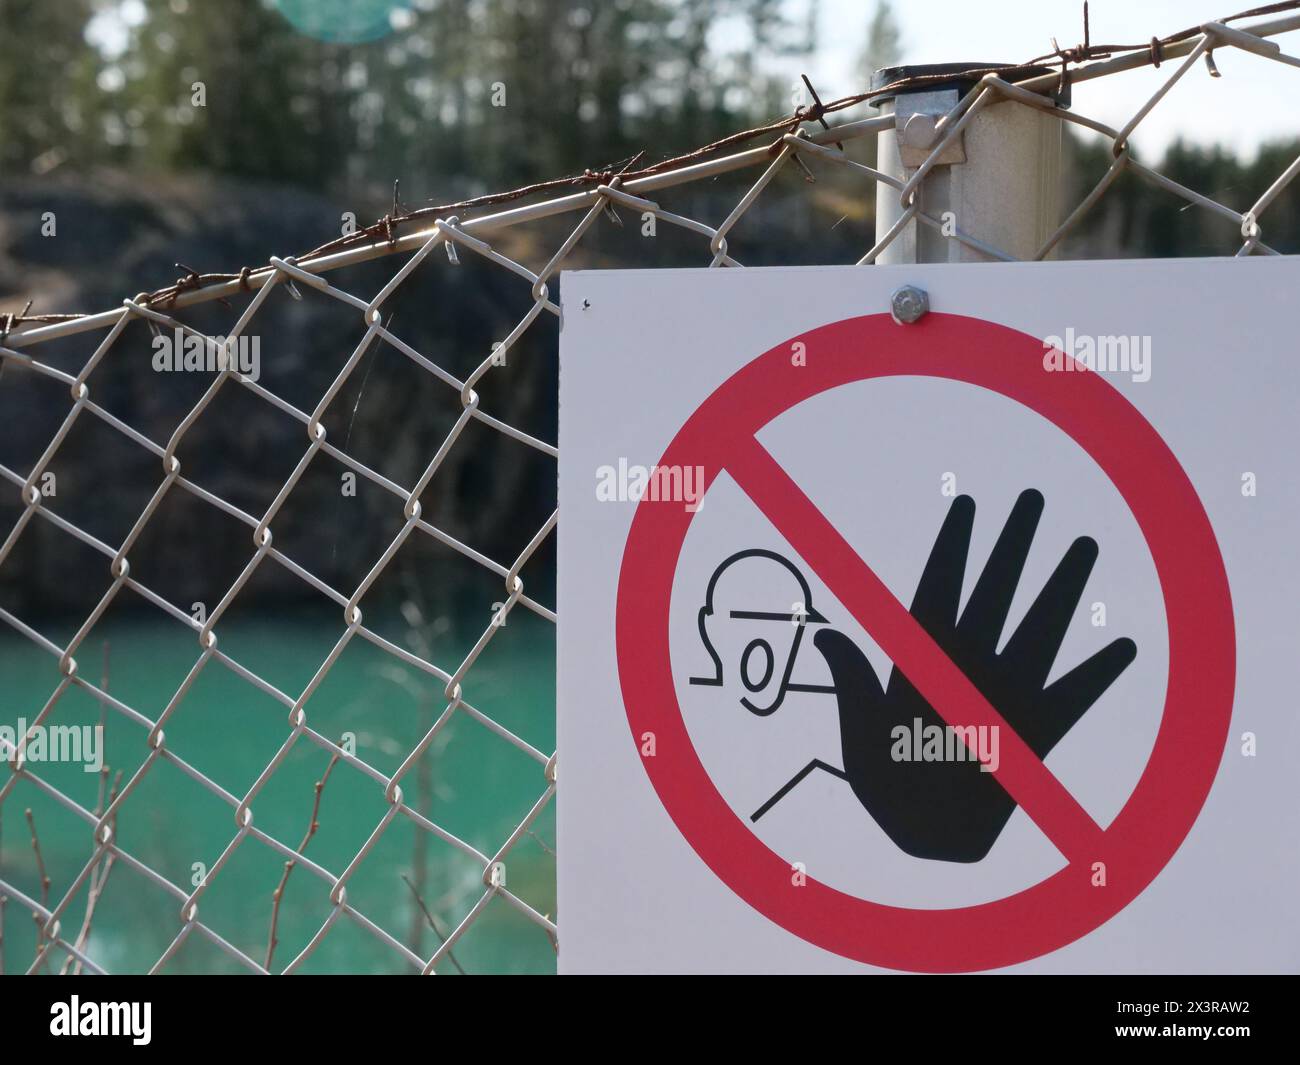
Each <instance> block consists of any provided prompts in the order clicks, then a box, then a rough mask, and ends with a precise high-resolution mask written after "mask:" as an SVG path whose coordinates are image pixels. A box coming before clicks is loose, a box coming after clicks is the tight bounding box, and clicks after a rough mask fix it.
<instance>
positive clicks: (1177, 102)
mask: <svg viewBox="0 0 1300 1065" xmlns="http://www.w3.org/2000/svg"><path fill="white" fill-rule="evenodd" d="M1261 2H1262V0H1140V2H1139V0H1091V3H1090V5H1089V12H1090V23H1091V27H1092V33H1091V37H1092V40H1093V41H1094V42H1097V43H1112V44H1136V43H1138V42H1139V41H1146V40H1150V39H1151V37H1152V36H1159V37H1164V36H1167V35H1169V34H1171V33H1174V32H1176V31H1178V30H1183V29H1186V28H1187V27H1189V26H1192V25H1195V24H1198V23H1203V22H1206V21H1209V20H1211V19H1216V18H1222V17H1223V16H1225V15H1230V14H1233V13H1235V12H1237V11H1242V10H1246V9H1248V8H1251V7H1255V6H1259V3H1261ZM893 9H894V15H895V19H896V20H897V22H898V23H899V25H900V27H901V30H902V38H903V40H902V51H903V62H905V63H943V62H966V61H972V62H985V61H989V62H1022V61H1024V60H1026V59H1030V58H1033V57H1035V56H1039V55H1042V54H1043V53H1045V52H1050V51H1051V50H1052V44H1051V38H1052V37H1053V36H1055V37H1056V39H1057V41H1058V42H1059V43H1060V45H1061V47H1062V48H1068V47H1072V46H1073V45H1075V44H1078V43H1079V42H1080V41H1081V40H1082V39H1083V4H1082V0H985V2H980V0H894V3H893ZM874 10H875V0H821V3H820V18H819V21H820V33H819V34H818V38H819V41H820V45H819V49H818V54H817V55H816V56H814V57H813V58H812V59H811V60H808V59H800V60H791V61H790V64H791V72H792V73H795V74H797V73H798V71H800V70H803V69H804V68H806V67H809V66H811V67H812V69H811V70H809V71H808V72H809V74H810V75H812V74H813V73H814V71H815V78H814V84H815V85H816V86H817V90H818V92H819V94H820V95H821V97H822V99H830V98H831V97H834V96H844V95H848V94H849V93H852V92H854V91H860V90H859V89H858V86H859V84H860V78H859V76H858V73H857V62H858V57H859V54H860V51H861V48H862V44H863V41H864V39H865V36H866V27H867V24H868V22H869V21H870V18H871V14H872V12H873V11H874ZM1273 17H1277V16H1273ZM1249 21H1257V20H1248V22H1247V23H1246V24H1249ZM1273 39H1274V40H1276V41H1278V42H1279V43H1280V44H1281V45H1282V48H1283V51H1284V52H1288V53H1290V54H1291V55H1293V56H1300V31H1294V30H1293V31H1291V32H1289V33H1286V34H1283V35H1281V36H1279V37H1275V38H1273ZM1181 62H1182V60H1170V61H1166V62H1165V63H1164V64H1162V66H1161V67H1160V69H1159V70H1154V69H1150V68H1147V69H1143V70H1136V71H1130V72H1127V73H1123V74H1117V75H1111V76H1108V77H1104V78H1098V79H1096V80H1094V81H1091V82H1085V83H1083V84H1080V85H1077V86H1075V89H1074V103H1073V110H1075V111H1077V112H1079V113H1080V114H1086V115H1087V116H1088V117H1090V118H1095V119H1099V120H1100V121H1102V122H1105V123H1107V124H1108V125H1111V126H1112V127H1115V128H1118V127H1120V126H1122V125H1123V124H1124V123H1125V122H1127V121H1128V119H1129V118H1130V117H1131V116H1132V115H1133V113H1134V112H1135V111H1137V110H1138V108H1140V107H1141V106H1142V104H1143V103H1144V102H1145V101H1146V100H1147V99H1148V98H1149V96H1150V95H1151V94H1152V93H1153V92H1155V91H1156V90H1157V89H1158V88H1159V87H1160V85H1161V84H1162V82H1163V81H1165V80H1167V77H1168V75H1169V74H1170V73H1172V71H1173V70H1175V69H1176V68H1177V64H1178V63H1181ZM1215 62H1216V64H1217V65H1218V68H1219V71H1220V72H1221V73H1222V75H1223V77H1221V78H1212V77H1211V76H1210V75H1209V72H1208V71H1207V70H1206V68H1205V65H1204V63H1203V62H1198V63H1197V65H1196V66H1194V67H1193V68H1192V69H1191V70H1189V71H1188V72H1187V73H1186V74H1185V75H1184V76H1183V78H1182V80H1181V81H1180V82H1179V83H1178V84H1177V85H1175V86H1174V87H1173V89H1171V90H1170V92H1169V94H1168V95H1167V96H1166V97H1165V98H1164V99H1163V100H1162V101H1161V102H1160V103H1159V104H1158V105H1157V106H1156V108H1155V110H1154V111H1153V112H1152V113H1151V114H1150V115H1149V116H1148V117H1147V118H1146V120H1145V121H1144V122H1143V123H1142V125H1141V126H1139V127H1138V131H1137V133H1135V135H1134V137H1133V143H1134V146H1135V148H1136V149H1137V150H1138V152H1139V153H1141V154H1143V155H1144V156H1146V157H1147V158H1151V157H1153V156H1158V155H1159V154H1160V153H1161V152H1162V151H1163V150H1164V148H1165V147H1166V146H1167V145H1168V144H1169V143H1170V142H1171V141H1172V140H1174V139H1175V138H1176V137H1179V136H1181V137H1183V138H1184V139H1185V140H1191V141H1194V142H1198V143H1202V144H1213V143H1221V144H1226V145H1228V146H1230V147H1232V148H1233V149H1234V150H1236V151H1237V152H1238V153H1239V154H1243V155H1244V156H1246V157H1247V158H1249V157H1250V156H1252V155H1253V154H1254V152H1255V150H1256V148H1257V147H1258V146H1259V144H1261V143H1262V142H1265V141H1268V140H1279V139H1293V138H1294V137H1295V136H1296V135H1297V132H1300V130H1298V129H1297V126H1298V123H1297V115H1298V114H1300V107H1298V106H1297V105H1298V104H1300V69H1297V68H1296V67H1293V66H1286V65H1283V64H1282V63H1277V62H1273V61H1271V60H1268V59H1264V58H1262V57H1259V56H1255V55H1250V54H1247V53H1244V52H1242V51H1240V50H1239V49H1235V48H1224V49H1220V50H1219V51H1218V52H1217V53H1216V55H1215Z"/></svg>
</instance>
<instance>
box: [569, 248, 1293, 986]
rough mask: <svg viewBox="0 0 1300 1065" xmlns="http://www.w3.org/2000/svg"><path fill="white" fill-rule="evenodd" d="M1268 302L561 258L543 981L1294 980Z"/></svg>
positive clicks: (1285, 529)
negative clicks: (555, 617)
mask: <svg viewBox="0 0 1300 1065" xmlns="http://www.w3.org/2000/svg"><path fill="white" fill-rule="evenodd" d="M903 284H913V285H917V286H919V287H921V288H924V289H925V290H926V291H927V292H928V294H929V299H930V306H931V308H932V310H931V313H930V314H929V315H927V316H926V317H924V318H922V319H921V320H920V321H919V322H917V323H916V324H914V325H899V324H896V323H894V322H893V321H892V320H890V318H889V314H888V310H889V301H890V294H891V293H892V292H893V291H894V290H895V289H896V288H897V287H898V286H900V285H903ZM1296 292H1300V262H1298V261H1296V260H1291V259H1282V260H1279V259H1272V258H1270V259H1250V260H1197V261H1144V262H1097V263H1083V262H1079V263H1045V264H990V265H986V266H985V265H973V266H972V265H960V266H946V265H936V266H922V267H870V268H860V267H828V268H775V269H747V270H661V271H628V270H618V271H608V272H602V271H598V272H577V273H566V274H565V275H564V276H563V279H562V282H561V295H562V300H563V327H562V332H561V345H560V359H561V363H560V455H561V458H560V516H561V517H560V528H559V562H558V566H559V595H558V600H559V617H560V624H559V663H558V675H559V691H558V706H559V723H558V750H559V752H560V753H559V761H558V780H559V794H558V803H559V809H558V819H559V824H558V835H559V903H558V907H559V912H560V913H561V914H562V915H563V923H562V929H563V933H562V936H561V945H560V968H561V971H562V972H590V971H601V972H623V971H632V972H638V971H752V972H774V971H830V972H842V971H871V970H878V969H891V970H917V971H968V970H982V969H1005V968H1010V969H1013V970H1019V971H1034V972H1182V971H1186V972H1238V971H1283V972H1286V971H1289V972H1295V971H1297V970H1300V918H1297V917H1296V916H1295V913H1294V910H1293V909H1292V908H1291V905H1290V904H1291V899H1292V897H1293V895H1294V885H1295V884H1296V883H1297V882H1298V881H1300V803H1298V802H1297V799H1298V798H1300V795H1298V794H1297V791H1298V790H1300V788H1298V786H1297V784H1296V779H1297V777H1296V773H1295V771H1294V769H1293V767H1292V760H1293V759H1294V757H1295V752H1296V751H1297V750H1300V726H1298V725H1297V715H1296V712H1295V706H1294V692H1295V683H1294V679H1293V665H1292V660H1293V657H1294V650H1293V648H1294V642H1295V632H1296V623H1295V619H1294V615H1293V613H1292V610H1293V609H1294V607H1293V604H1295V603H1297V602H1300V562H1297V560H1296V554H1295V551H1296V547H1295V545H1296V544H1297V543H1300V502H1298V501H1297V495H1296V492H1295V487H1294V472H1293V468H1292V467H1293V463H1294V457H1293V456H1294V454H1295V428H1294V413H1293V411H1294V409H1295V405H1296V399H1297V395H1298V393H1300V367H1298V366H1297V358H1296V356H1297V353H1296V349H1295V341H1294V337H1295V330H1296V312H1295V308H1294V305H1293V303H1292V300H1291V297H1293V296H1294V294H1295V293H1296ZM1045 339H1046V340H1047V341H1048V343H1046V344H1045V343H1044V340H1045ZM1088 366H1091V367H1093V368H1092V369H1087V368H1086V367H1088ZM634 526H636V527H634ZM941 530H942V535H941ZM1225 574H1226V581H1225V579H1224V578H1225ZM1229 588H1230V594H1231V599H1230V601H1229V599H1228V594H1229ZM918 589H919V590H918ZM904 662H905V663H906V668H904V666H903V663H904ZM904 675H906V680H904V679H903V678H904ZM908 682H910V684H909V683H908ZM1207 792H1208V797H1207Z"/></svg>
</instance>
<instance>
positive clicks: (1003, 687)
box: [814, 489, 1137, 862]
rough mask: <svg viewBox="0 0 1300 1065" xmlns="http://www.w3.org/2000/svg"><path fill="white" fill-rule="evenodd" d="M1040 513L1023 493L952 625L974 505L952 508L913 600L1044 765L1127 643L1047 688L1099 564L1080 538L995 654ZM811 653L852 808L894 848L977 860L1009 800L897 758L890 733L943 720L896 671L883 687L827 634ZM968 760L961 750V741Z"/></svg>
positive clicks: (1121, 666)
mask: <svg viewBox="0 0 1300 1065" xmlns="http://www.w3.org/2000/svg"><path fill="white" fill-rule="evenodd" d="M1042 510H1043V497H1042V495H1041V494H1040V493H1038V492H1036V491H1033V490H1032V489H1031V490H1029V491H1026V492H1023V493H1021V495H1020V498H1019V499H1018V500H1017V501H1016V505H1015V507H1014V508H1012V511H1011V516H1010V517H1009V518H1008V519H1007V523H1006V526H1005V527H1004V528H1003V530H1002V534H1001V535H1000V536H999V537H998V541H997V544H996V545H995V546H994V548H993V553H992V554H991V555H990V556H989V560H988V564H987V565H986V566H985V567H984V572H983V573H982V574H981V575H980V578H979V581H978V582H977V583H976V585H975V589H974V591H973V592H972V593H971V597H970V601H969V602H968V603H967V605H966V609H965V610H964V611H963V612H962V615H961V618H960V620H959V619H958V617H957V607H958V604H959V602H960V597H961V586H962V577H963V574H964V573H965V570H966V556H967V552H968V551H969V548H970V537H971V526H972V524H973V522H974V518H975V503H974V501H973V500H972V499H971V498H970V497H969V496H960V497H958V498H957V499H954V500H953V503H952V506H951V507H950V508H949V510H948V516H947V517H946V518H945V519H944V523H943V527H942V528H941V529H940V530H939V535H938V537H937V538H936V540H935V543H934V549H933V550H932V551H931V552H930V559H929V561H928V562H927V563H926V566H925V570H924V572H923V573H922V574H921V581H920V583H919V584H918V586H917V589H916V597H915V598H914V599H913V601H912V609H911V613H912V616H913V617H914V618H915V619H916V620H917V621H918V622H920V624H921V626H922V627H923V628H924V629H925V630H926V631H927V632H928V633H929V634H930V635H931V636H932V637H933V638H934V640H935V642H936V643H937V644H938V645H939V646H940V647H941V648H942V649H943V651H944V652H945V653H946V654H947V655H948V656H949V657H950V658H951V659H952V660H953V662H954V663H955V664H956V665H957V666H958V667H959V668H960V669H961V670H962V671H963V672H964V673H965V674H966V675H967V676H968V677H969V678H970V679H971V681H972V682H973V683H974V684H975V686H976V687H977V688H978V689H979V690H980V692H981V694H983V695H984V697H985V698H986V699H988V700H989V702H990V703H992V705H993V706H994V708H995V709H996V710H997V711H998V712H999V713H1000V714H1001V715H1002V717H1003V718H1004V719H1005V720H1006V722H1007V724H1008V725H1009V726H1010V727H1011V728H1013V729H1015V730H1016V732H1017V733H1019V734H1020V736H1021V738H1022V739H1023V740H1024V741H1025V743H1026V744H1028V746H1029V747H1030V748H1031V749H1032V750H1033V752H1034V753H1035V754H1036V755H1038V757H1039V758H1044V757H1046V755H1047V753H1048V752H1049V751H1050V750H1051V749H1052V748H1053V747H1054V746H1055V745H1056V743H1057V741H1059V740H1060V739H1061V737H1062V736H1064V735H1065V734H1066V733H1067V732H1068V731H1069V730H1070V728H1071V727H1072V726H1073V725H1074V723H1075V722H1076V721H1078V720H1079V718H1081V717H1082V716H1083V714H1084V713H1085V712H1086V711H1087V709H1088V708H1089V707H1090V706H1092V704H1093V703H1095V702H1096V701H1097V699H1099V698H1100V697H1101V695H1102V693H1103V692H1105V691H1106V689H1107V688H1108V687H1110V685H1111V684H1112V683H1113V682H1114V680H1115V678H1116V677H1118V676H1119V675H1120V674H1121V673H1122V672H1123V671H1124V670H1125V669H1126V668H1127V667H1128V665H1129V663H1130V662H1132V661H1133V659H1134V657H1135V656H1136V654H1137V647H1136V645H1135V644H1134V643H1133V641H1132V640H1128V639H1120V640H1116V641H1114V642H1113V643H1111V644H1110V645H1108V646H1107V647H1105V648H1104V649H1103V650H1101V651H1098V652H1097V653H1096V654H1094V655H1093V656H1092V657H1091V658H1089V659H1087V660H1086V661H1085V662H1083V663H1082V664H1081V665H1079V666H1077V667H1075V668H1074V669H1073V670H1071V671H1070V672H1069V673H1067V674H1065V676H1063V677H1061V678H1060V679H1059V680H1057V681H1055V682H1054V683H1053V684H1052V685H1051V686H1050V687H1044V685H1045V684H1046V681H1047V677H1048V674H1049V673H1050V672H1051V669H1052V663H1053V662H1054V661H1055V660H1056V655H1057V652H1058V651H1059V650H1060V648H1061V643H1062V641H1063V640H1064V639H1065V632H1066V629H1067V627H1068V626H1069V624H1070V618H1071V617H1072V616H1073V614H1074V611H1075V609H1076V608H1077V607H1078V605H1079V599H1080V597H1081V596H1082V595H1083V588H1084V585H1085V584H1086V583H1087V580H1088V576H1089V574H1090V573H1091V572H1092V567H1093V563H1094V562H1095V561H1096V560H1097V544H1096V542H1095V541H1094V540H1091V539H1089V538H1088V537H1080V538H1079V539H1077V540H1075V541H1074V543H1073V544H1071V545H1070V548H1069V550H1068V551H1066V553H1065V557H1064V558H1063V559H1062V560H1061V563H1060V565H1058V566H1057V567H1056V570H1055V572H1054V573H1053V574H1052V576H1051V577H1050V578H1049V579H1048V581H1047V584H1046V585H1045V586H1044V587H1043V590H1042V591H1041V592H1040V593H1039V595H1038V598H1037V599H1036V600H1035V601H1034V604H1033V606H1031V607H1030V609H1029V612H1028V613H1027V614H1026V615H1025V618H1024V620H1023V621H1022V622H1021V623H1020V626H1019V628H1017V629H1016V631H1015V634H1014V635H1013V636H1012V637H1011V639H1010V640H1009V641H1008V643H1007V645H1006V647H1005V649H1004V650H1003V651H1002V653H1001V654H998V653H997V645H998V640H999V638H1000V637H1001V634H1002V629H1003V626H1004V625H1005V624H1006V620H1007V613H1008V612H1009V610H1010V609H1011V600H1012V597H1013V596H1014V595H1015V591H1016V586H1017V584H1018V583H1019V581H1020V575H1021V572H1022V571H1023V569H1024V565H1025V559H1026V557H1027V555H1028V554H1029V545H1030V542H1031V541H1032V540H1033V537H1034V531H1035V529H1036V528H1037V526H1038V519H1039V516H1040V515H1041V514H1042ZM814 642H815V646H816V647H817V649H818V650H819V651H820V652H821V653H822V655H823V657H825V659H826V663H827V665H828V666H829V667H830V670H831V674H832V676H833V677H834V679H835V688H836V693H837V695H836V698H837V700H838V703H839V719H840V743H841V746H842V748H843V757H844V776H845V779H847V780H848V782H849V785H850V786H851V787H852V788H853V793H854V794H855V795H856V796H857V797H858V801H859V802H861V803H862V805H863V806H864V807H866V809H867V811H868V812H869V813H870V814H871V815H872V817H874V818H875V819H876V821H877V822H878V823H879V824H880V827H881V828H883V829H884V830H885V832H886V833H887V834H888V835H889V838H890V839H892V840H893V841H894V842H895V843H896V844H897V845H898V846H899V847H901V848H902V849H903V850H904V851H906V852H907V853H908V854H911V855H914V856H915V857H918V858H933V859H938V860H941V861H949V862H977V861H979V860H980V859H981V858H983V857H984V856H985V855H986V854H988V852H989V848H991V847H992V846H993V842H994V840H996V839H997V837H998V834H999V833H1000V832H1001V831H1002V829H1003V827H1004V826H1005V825H1006V823H1007V819H1008V818H1009V817H1010V816H1011V813H1012V811H1013V810H1014V809H1015V805H1016V804H1015V801H1014V800H1013V799H1012V798H1011V796H1010V795H1008V794H1007V792H1006V791H1005V790H1004V789H1003V787H1002V785H1001V784H999V783H998V781H997V780H996V778H995V777H994V776H993V775H992V774H991V773H988V772H981V770H980V765H979V763H978V762H976V761H897V760H895V758H894V757H893V755H892V753H891V752H892V750H893V748H894V740H893V739H892V738H891V732H892V730H893V729H894V728H895V726H898V725H903V726H906V727H907V729H908V730H909V732H910V731H911V730H912V728H913V722H914V720H915V719H920V721H921V723H922V727H923V728H924V727H925V726H929V725H938V726H940V727H943V726H944V721H943V719H942V718H941V717H940V716H939V715H938V714H937V713H936V712H935V711H934V710H933V709H932V708H931V707H930V705H929V704H928V703H927V702H926V701H925V700H924V699H923V698H922V697H921V696H920V694H918V692H917V691H916V689H915V688H914V687H913V686H912V684H911V683H910V682H909V681H908V679H907V678H906V677H905V676H903V675H902V674H901V673H900V672H899V671H898V670H897V669H893V670H892V671H891V672H890V676H889V685H888V687H887V688H886V689H885V690H883V691H882V690H881V687H880V682H879V680H878V679H877V677H876V674H875V672H874V671H873V670H872V668H871V665H870V663H869V662H868V661H867V659H866V658H865V657H864V656H863V654H862V652H861V651H859V650H858V649H857V647H855V646H854V644H853V643H852V641H850V640H849V638H848V637H846V636H844V635H843V634H841V633H839V632H835V631H833V630H829V629H824V630H822V631H821V632H819V633H818V634H817V636H816V639H815V641H814ZM958 749H959V750H960V752H961V753H962V754H965V753H966V752H965V749H964V748H962V747H961V746H960V744H959V745H958Z"/></svg>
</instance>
